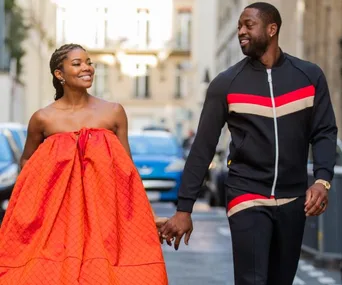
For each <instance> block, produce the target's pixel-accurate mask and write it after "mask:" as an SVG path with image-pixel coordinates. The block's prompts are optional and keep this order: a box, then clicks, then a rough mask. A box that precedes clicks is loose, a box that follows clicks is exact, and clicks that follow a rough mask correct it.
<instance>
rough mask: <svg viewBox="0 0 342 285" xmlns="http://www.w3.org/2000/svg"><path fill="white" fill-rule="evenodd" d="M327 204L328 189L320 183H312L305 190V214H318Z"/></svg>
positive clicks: (322, 211)
mask: <svg viewBox="0 0 342 285" xmlns="http://www.w3.org/2000/svg"><path fill="white" fill-rule="evenodd" d="M327 206H328V190H326V189H325V187H324V185H322V184H321V183H315V184H313V185H312V186H311V187H310V188H309V189H308V190H307V191H306V202H305V210H304V211H305V213H306V216H319V215H320V214H322V213H324V211H325V210H326V208H327Z"/></svg>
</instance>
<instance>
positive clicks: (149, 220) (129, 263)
mask: <svg viewBox="0 0 342 285" xmlns="http://www.w3.org/2000/svg"><path fill="white" fill-rule="evenodd" d="M0 284H1V285H43V284H44V285H47V284H54V285H55V284H65V285H79V284H80V285H97V284H98V285H107V284H108V285H109V284H114V285H116V284H117V285H167V284H168V281H167V275H166V270H165V263H164V259H163V255H162V251H161V246H160V243H159V239H158V235H157V230H156V226H155V223H154V219H153V216H152V212H151V207H150V204H149V201H148V199H147V196H146V193H145V190H144V187H143V185H142V182H141V179H140V176H139V174H138V172H137V171H136V168H135V166H134V164H133V163H132V161H131V159H130V158H129V156H128V155H127V153H126V152H125V150H124V148H123V147H122V145H121V144H120V142H119V140H118V139H117V137H116V136H115V135H114V134H113V133H112V132H110V131H109V130H105V129H82V130H81V131H79V132H75V133H73V132H66V133H59V134H55V135H52V136H50V137H48V138H47V139H46V140H45V141H44V142H43V143H42V144H41V145H40V146H39V148H38V150H37V151H36V152H35V153H34V154H33V156H32V157H31V158H30V160H29V161H28V162H27V163H26V165H25V167H24V169H23V170H22V172H21V173H20V175H19V177H18V180H17V183H16V185H15V188H14V190H13V194H12V197H11V200H10V203H9V206H8V209H7V212H6V215H5V217H4V220H3V223H2V225H1V229H0Z"/></svg>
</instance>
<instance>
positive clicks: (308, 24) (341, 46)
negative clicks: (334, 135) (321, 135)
mask: <svg viewBox="0 0 342 285" xmlns="http://www.w3.org/2000/svg"><path fill="white" fill-rule="evenodd" d="M304 11H305V13H304V29H305V33H304V58H305V59H307V60H309V61H311V62H314V63H316V64H318V65H319V66H320V67H321V68H322V69H323V71H324V73H325V76H326V78H327V81H328V85H329V89H330V95H331V99H332V102H333V107H334V110H335V115H336V121H337V125H338V128H339V130H341V128H342V112H341V111H342V94H341V90H342V19H341V17H340V15H341V13H342V1H340V0H323V1H322V0H306V1H305V10H304ZM339 137H340V138H341V134H340V132H339Z"/></svg>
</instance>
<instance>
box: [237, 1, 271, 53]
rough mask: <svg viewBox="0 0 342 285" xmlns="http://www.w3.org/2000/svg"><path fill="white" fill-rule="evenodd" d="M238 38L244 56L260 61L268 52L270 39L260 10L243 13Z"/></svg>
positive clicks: (252, 9)
mask: <svg viewBox="0 0 342 285" xmlns="http://www.w3.org/2000/svg"><path fill="white" fill-rule="evenodd" d="M238 37H239V41H240V46H241V49H242V52H243V54H244V55H247V56H250V57H252V58H256V59H258V58H260V57H261V56H262V55H263V54H264V53H265V52H266V50H267V48H268V46H269V44H270V37H269V36H268V34H267V27H266V25H265V23H263V21H262V19H261V17H260V15H259V10H258V9H254V8H247V9H245V10H244V11H243V12H242V14H241V16H240V19H239V23H238Z"/></svg>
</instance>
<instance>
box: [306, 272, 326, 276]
mask: <svg viewBox="0 0 342 285" xmlns="http://www.w3.org/2000/svg"><path fill="white" fill-rule="evenodd" d="M308 275H309V276H311V277H316V278H317V277H322V276H324V273H323V272H322V271H311V272H308Z"/></svg>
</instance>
